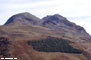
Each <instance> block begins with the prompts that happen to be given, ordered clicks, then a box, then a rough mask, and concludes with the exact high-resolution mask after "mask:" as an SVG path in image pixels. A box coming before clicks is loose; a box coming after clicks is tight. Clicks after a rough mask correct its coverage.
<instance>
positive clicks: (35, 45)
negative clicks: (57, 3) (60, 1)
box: [0, 12, 91, 60]
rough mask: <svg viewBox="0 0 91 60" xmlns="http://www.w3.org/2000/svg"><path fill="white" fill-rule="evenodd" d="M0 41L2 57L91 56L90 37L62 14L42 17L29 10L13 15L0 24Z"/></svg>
mask: <svg viewBox="0 0 91 60" xmlns="http://www.w3.org/2000/svg"><path fill="white" fill-rule="evenodd" d="M5 43H7V44H5ZM0 44H1V45H0V47H3V48H2V49H1V48H0V57H17V58H18V60H90V59H91V47H90V46H91V36H90V35H89V34H88V33H87V32H86V31H85V29H84V28H83V27H81V26H79V25H76V24H75V23H73V22H70V21H68V19H67V18H66V17H63V16H61V15H59V14H55V15H49V16H47V17H44V18H42V19H40V18H38V17H36V16H34V15H32V14H30V13H28V12H24V13H19V14H15V15H13V16H11V17H10V18H9V19H8V21H7V22H6V23H5V24H4V25H3V26H0ZM60 45H61V46H60ZM7 46H8V47H7ZM6 47H7V48H6Z"/></svg>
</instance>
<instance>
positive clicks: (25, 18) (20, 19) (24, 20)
mask: <svg viewBox="0 0 91 60" xmlns="http://www.w3.org/2000/svg"><path fill="white" fill-rule="evenodd" d="M39 23H40V19H39V18H37V17H35V16H34V15H32V14H30V13H28V12H24V13H19V14H16V15H13V16H12V17H10V18H9V19H8V21H7V22H6V23H5V25H8V24H17V25H30V24H39Z"/></svg>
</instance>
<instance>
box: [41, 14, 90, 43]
mask: <svg viewBox="0 0 91 60" xmlns="http://www.w3.org/2000/svg"><path fill="white" fill-rule="evenodd" d="M42 25H43V26H44V27H47V28H49V29H52V30H54V31H60V32H63V33H64V35H63V36H66V37H69V38H73V39H74V40H75V41H77V42H82V41H83V42H84V41H91V36H90V35H89V34H88V33H87V32H86V31H85V29H84V28H83V27H81V26H79V25H76V24H75V23H73V22H70V21H68V20H67V19H66V18H65V17H63V16H61V15H59V14H55V15H50V16H47V17H44V18H43V23H42ZM76 37H77V38H76Z"/></svg>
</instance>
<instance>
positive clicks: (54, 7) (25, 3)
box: [0, 0, 91, 35]
mask: <svg viewBox="0 0 91 60" xmlns="http://www.w3.org/2000/svg"><path fill="white" fill-rule="evenodd" d="M21 12H30V13H31V14H33V15H36V16H37V17H39V18H42V17H44V16H46V15H53V14H60V15H62V16H64V17H67V18H68V19H69V20H70V21H72V22H75V23H76V24H78V25H81V26H83V27H84V28H85V29H86V31H87V32H88V33H89V34H90V35H91V27H90V26H91V0H0V25H2V24H4V23H5V22H6V21H7V19H8V18H9V17H11V16H12V15H14V14H17V13H21Z"/></svg>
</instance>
